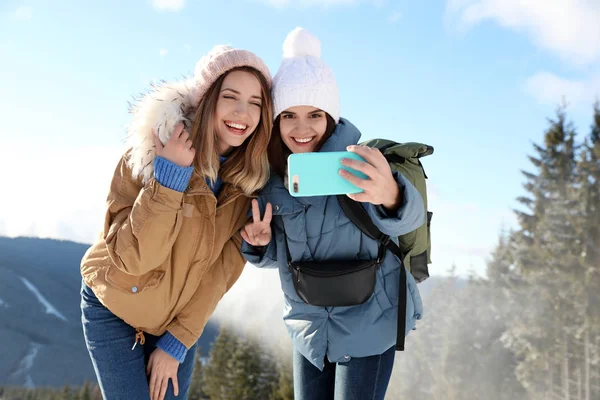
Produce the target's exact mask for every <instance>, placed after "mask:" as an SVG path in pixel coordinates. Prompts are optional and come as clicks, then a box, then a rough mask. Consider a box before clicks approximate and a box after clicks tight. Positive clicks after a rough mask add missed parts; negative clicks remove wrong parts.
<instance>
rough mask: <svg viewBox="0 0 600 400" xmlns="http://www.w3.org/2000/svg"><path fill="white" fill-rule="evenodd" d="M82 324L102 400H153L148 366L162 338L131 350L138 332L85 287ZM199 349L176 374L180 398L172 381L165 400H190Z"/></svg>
mask: <svg viewBox="0 0 600 400" xmlns="http://www.w3.org/2000/svg"><path fill="white" fill-rule="evenodd" d="M81 321H82V323H83V334H84V336H85V342H86V345H87V348H88V351H89V353H90V358H91V359H92V363H93V364H94V370H95V371H96V377H97V378H98V384H99V386H100V390H101V391H102V396H103V398H104V399H105V400H121V399H123V400H138V399H139V400H148V399H150V392H149V389H148V376H147V375H146V363H147V362H148V358H149V357H150V354H152V352H153V351H154V350H155V349H156V342H157V341H158V339H159V337H158V336H153V335H149V334H144V336H145V337H146V343H145V344H144V345H143V346H142V345H140V344H139V343H138V344H137V346H135V349H133V350H131V348H132V346H133V343H134V342H135V333H136V331H135V329H134V328H133V327H131V326H130V325H128V324H127V323H125V322H124V321H123V320H122V319H120V318H118V317H117V316H115V315H114V314H113V313H112V312H110V311H109V310H108V309H107V308H106V307H104V306H103V305H102V303H100V301H99V300H98V299H97V298H96V295H94V292H92V290H91V289H90V288H89V287H88V286H87V285H85V284H83V285H82V287H81ZM196 346H197V345H194V346H193V347H192V348H191V349H190V350H189V351H188V352H187V355H186V357H185V360H184V361H183V363H181V364H180V365H179V369H178V370H177V380H178V383H179V396H177V397H175V395H174V394H173V383H172V382H171V381H170V380H169V388H168V389H167V393H166V395H165V399H169V400H171V399H172V400H175V399H177V400H185V399H187V396H188V392H189V388H190V383H191V380H192V372H193V371H194V356H195V354H196Z"/></svg>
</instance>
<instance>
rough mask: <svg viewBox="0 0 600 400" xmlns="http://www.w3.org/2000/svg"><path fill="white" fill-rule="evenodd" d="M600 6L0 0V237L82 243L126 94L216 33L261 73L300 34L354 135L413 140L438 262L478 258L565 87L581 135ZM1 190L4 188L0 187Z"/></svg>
mask: <svg viewBox="0 0 600 400" xmlns="http://www.w3.org/2000/svg"><path fill="white" fill-rule="evenodd" d="M599 20H600V3H598V2H597V1H591V0H590V1H587V2H586V1H584V0H582V1H572V0H561V1H559V0H557V1H555V2H552V3H551V4H548V2H546V1H543V0H530V1H528V2H522V1H519V0H438V1H428V2H408V1H404V0H403V1H391V0H388V1H386V0H378V1H359V0H355V1H353V0H319V1H313V0H304V1H302V0H297V1H294V0H271V1H267V0H264V1H259V0H227V1H219V2H217V1H214V2H213V1H192V0H158V1H152V0H140V1H127V2H122V1H116V0H107V1H103V2H81V1H67V0H64V1H55V2H47V1H21V0H4V1H2V2H1V3H0V54H2V61H3V62H2V63H0V82H1V85H0V86H1V88H2V90H1V93H2V96H1V97H0V110H1V114H0V117H1V121H2V129H1V130H0V135H2V143H3V146H2V148H1V150H0V151H1V152H2V153H1V157H0V167H1V168H2V169H3V170H4V171H12V172H10V173H5V174H3V175H4V178H3V179H4V184H3V193H8V196H6V194H3V196H0V234H6V235H11V236H14V235H22V234H29V235H38V236H44V237H57V238H66V239H73V240H77V241H84V242H91V241H92V240H93V238H94V236H95V234H96V232H97V231H98V229H99V227H100V226H101V222H102V213H103V211H102V210H103V207H104V200H105V197H106V190H107V188H108V181H109V179H110V177H111V174H112V171H113V168H114V165H115V162H116V160H117V159H118V157H119V156H120V153H121V151H122V150H123V147H122V146H123V139H124V134H125V125H126V124H127V123H128V122H129V115H128V113H127V101H129V100H131V99H132V96H133V95H135V94H137V93H140V92H143V91H145V90H146V89H147V88H148V86H149V85H148V83H149V82H150V81H151V80H155V81H156V80H159V79H165V80H174V79H179V78H181V77H182V76H184V75H188V74H190V73H191V71H193V67H194V64H195V63H196V61H197V60H198V59H199V58H200V57H201V56H202V55H203V54H205V53H206V52H208V51H209V50H210V48H212V46H214V45H215V44H231V45H233V46H235V47H240V48H245V49H249V50H252V51H254V52H255V53H256V54H258V55H259V56H260V57H262V58H263V59H264V60H265V62H266V63H267V65H268V66H269V67H270V69H271V71H272V72H273V73H275V72H276V69H277V67H278V66H279V62H280V60H281V46H282V43H283V40H284V38H285V36H286V34H287V33H288V32H289V31H290V30H292V29H293V28H295V27H296V26H302V27H304V28H307V29H308V30H310V31H312V32H313V33H314V34H315V35H317V36H318V37H319V39H320V40H321V43H322V57H323V59H324V60H325V61H326V62H327V63H328V64H329V65H330V66H331V68H332V69H333V71H334V73H335V75H336V78H337V80H338V84H339V86H340V92H341V107H342V116H344V117H346V118H348V119H350V120H351V121H352V122H354V123H355V124H356V125H357V126H358V127H359V129H361V131H362V132H363V135H364V138H373V137H385V138H391V139H395V140H398V141H421V142H425V143H428V144H431V145H433V146H434V147H435V149H436V152H435V154H434V155H433V156H432V157H429V158H428V159H425V160H424V164H425V167H426V171H427V173H428V175H429V176H430V181H429V184H430V197H431V199H430V203H431V204H430V209H431V210H432V211H433V212H434V222H433V241H434V247H433V260H434V264H433V265H432V266H431V269H432V271H433V273H435V274H443V273H445V272H446V271H447V270H448V268H449V267H450V265H451V264H452V263H456V265H457V269H458V272H459V273H461V274H465V273H467V271H468V270H469V269H473V270H474V271H476V272H478V273H482V272H483V270H484V261H485V258H486V256H487V255H488V254H489V252H490V250H491V249H492V248H493V246H494V244H495V241H496V239H497V236H498V233H499V231H500V229H501V227H502V225H504V226H505V227H511V226H514V224H515V220H514V217H513V215H512V213H511V208H513V207H515V206H516V202H515V201H514V199H515V198H516V197H517V196H519V195H521V194H522V189H521V183H522V181H523V179H522V178H521V175H520V173H519V170H520V169H531V168H530V166H529V163H528V161H527V154H528V153H530V152H531V142H532V141H537V142H540V141H541V140H542V135H543V131H544V129H545V128H546V126H547V122H546V118H547V117H551V116H552V115H553V113H554V110H555V108H556V105H557V104H558V103H559V102H560V101H561V97H562V96H566V98H567V101H568V102H569V108H568V112H569V115H570V117H571V118H572V119H573V121H574V123H575V126H576V127H577V128H578V132H579V133H580V134H582V135H583V134H587V133H588V132H589V125H590V123H591V111H592V103H593V101H594V99H595V97H596V96H597V94H598V93H599V91H600V62H599V59H600V27H599V26H600V25H599V24H598V23H597V21H599ZM4 191H6V192H4Z"/></svg>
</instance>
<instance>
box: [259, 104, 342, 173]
mask: <svg viewBox="0 0 600 400" xmlns="http://www.w3.org/2000/svg"><path fill="white" fill-rule="evenodd" d="M325 117H326V118H327V127H326V128H325V134H324V135H323V137H322V138H321V140H320V141H319V143H317V146H316V147H315V151H319V150H320V149H321V147H322V146H323V144H325V142H326V141H327V139H329V138H330V137H331V135H332V134H333V131H335V127H336V123H335V121H334V120H333V118H331V116H330V115H329V114H327V113H325ZM280 120H281V114H280V115H278V116H277V118H276V119H275V122H273V132H272V133H271V141H270V142H269V150H268V154H269V162H270V163H271V168H273V171H274V172H275V173H277V175H279V176H281V177H282V178H283V177H284V176H285V173H286V170H287V158H288V157H289V155H290V154H292V152H291V150H290V149H289V148H288V147H287V145H286V144H285V143H284V142H283V140H282V139H281V131H280V129H279V122H280Z"/></svg>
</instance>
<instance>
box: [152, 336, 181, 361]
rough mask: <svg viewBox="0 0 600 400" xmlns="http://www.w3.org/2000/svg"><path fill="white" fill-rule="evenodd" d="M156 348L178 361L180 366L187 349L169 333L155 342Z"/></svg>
mask: <svg viewBox="0 0 600 400" xmlns="http://www.w3.org/2000/svg"><path fill="white" fill-rule="evenodd" d="M156 347H158V348H159V349H161V350H162V351H164V352H165V353H167V354H168V355H170V356H171V357H173V358H174V359H176V360H177V361H179V363H180V364H181V363H182V362H183V360H185V356H186V355H187V347H185V345H184V344H183V343H181V342H180V341H179V340H177V338H176V337H175V336H173V335H171V333H170V332H169V331H167V332H165V333H164V334H163V335H162V336H161V337H160V339H158V341H157V342H156Z"/></svg>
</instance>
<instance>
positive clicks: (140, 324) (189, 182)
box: [81, 46, 273, 400]
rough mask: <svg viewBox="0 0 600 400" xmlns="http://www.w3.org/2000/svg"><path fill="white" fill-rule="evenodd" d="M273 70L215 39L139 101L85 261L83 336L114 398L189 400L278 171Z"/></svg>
mask: <svg viewBox="0 0 600 400" xmlns="http://www.w3.org/2000/svg"><path fill="white" fill-rule="evenodd" d="M270 86H271V76H270V73H269V69H268V68H267V66H266V65H265V64H264V63H263V61H262V60H261V59H260V58H258V57H257V56H256V55H254V54H253V53H250V52H248V51H245V50H238V49H233V48H230V47H228V46H217V47H215V48H214V49H213V50H212V51H211V52H210V53H209V54H207V55H206V56H205V57H203V58H202V59H201V60H200V61H199V62H198V64H197V65H196V69H195V72H194V77H193V78H192V79H189V80H187V81H184V82H178V83H175V84H172V85H170V84H164V85H162V86H160V87H158V88H155V90H154V91H153V92H151V93H149V94H147V95H145V96H144V97H143V98H142V99H141V100H140V101H139V102H138V103H137V105H136V106H135V107H134V108H133V110H132V112H133V114H134V117H133V121H132V124H131V125H130V128H129V142H128V144H129V146H128V150H127V152H126V153H125V154H124V156H123V158H122V159H121V161H120V162H119V164H118V165H117V168H116V171H115V174H114V177H113V179H112V183H111V186H110V191H109V194H108V198H107V203H106V206H107V211H106V216H105V220H104V228H103V230H102V233H101V235H100V236H99V237H98V240H97V241H96V242H95V243H94V244H93V245H92V247H91V248H90V249H89V250H88V251H87V253H86V254H85V256H84V257H83V260H82V262H81V274H82V277H83V285H82V290H81V297H82V301H81V309H82V321H83V331H84V335H85V340H86V344H87V347H88V350H89V353H90V357H91V359H92V362H93V364H94V368H95V371H96V375H97V378H98V382H99V384H100V388H101V390H102V394H103V396H104V398H105V399H109V400H113V399H127V400H135V399H148V398H151V399H152V400H157V399H163V398H174V397H173V396H177V398H178V399H185V398H186V397H187V393H188V389H189V385H190V381H191V375H192V370H193V361H194V350H195V344H196V342H197V340H198V338H199V337H200V335H201V334H202V330H203V329H204V326H205V325H206V322H207V321H208V319H209V317H210V316H211V314H212V313H213V312H214V310H215V308H216V306H217V303H218V302H219V300H220V299H221V297H222V296H223V295H224V294H225V293H226V292H227V291H228V290H229V289H230V288H231V286H232V285H233V284H234V283H235V282H236V280H237V279H238V277H239V276H240V274H241V272H242V269H243V267H244V265H245V260H244V258H243V257H242V255H241V253H240V246H241V239H240V237H239V233H238V231H239V230H240V229H241V228H242V227H243V226H244V224H245V223H246V221H247V213H248V210H249V209H250V200H251V198H252V197H253V194H254V193H255V192H256V191H257V190H259V189H260V188H261V187H263V186H264V184H265V183H266V181H267V180H268V177H269V165H268V160H267V153H266V152H267V146H268V143H269V139H270V136H271V127H272V124H273V121H272V104H271V96H270Z"/></svg>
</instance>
